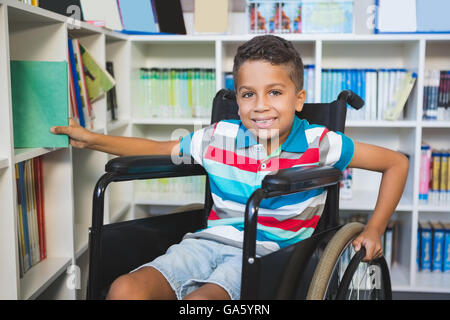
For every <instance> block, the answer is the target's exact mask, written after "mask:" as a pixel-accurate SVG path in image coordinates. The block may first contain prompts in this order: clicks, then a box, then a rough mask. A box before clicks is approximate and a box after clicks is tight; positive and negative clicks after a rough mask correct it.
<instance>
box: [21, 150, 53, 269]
mask: <svg viewBox="0 0 450 320" xmlns="http://www.w3.org/2000/svg"><path fill="white" fill-rule="evenodd" d="M15 170H16V186H17V214H18V217H17V223H18V238H19V239H18V241H19V262H20V277H22V276H23V275H24V274H25V272H27V271H28V270H29V269H30V268H31V267H32V266H34V265H36V264H37V263H39V262H40V261H42V260H44V259H45V258H46V256H47V252H46V241H45V218H44V217H45V214H44V185H43V172H42V160H41V158H40V157H38V158H34V159H31V160H27V161H24V162H19V163H18V164H16V166H15Z"/></svg>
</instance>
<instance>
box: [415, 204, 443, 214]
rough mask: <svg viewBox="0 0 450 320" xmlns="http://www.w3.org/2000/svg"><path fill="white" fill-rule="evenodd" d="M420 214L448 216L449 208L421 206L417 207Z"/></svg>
mask: <svg viewBox="0 0 450 320" xmlns="http://www.w3.org/2000/svg"><path fill="white" fill-rule="evenodd" d="M419 211H420V212H441V213H449V214H450V207H449V206H444V205H442V206H432V205H421V206H419Z"/></svg>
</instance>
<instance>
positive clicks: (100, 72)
mask: <svg viewBox="0 0 450 320" xmlns="http://www.w3.org/2000/svg"><path fill="white" fill-rule="evenodd" d="M77 42H78V46H79V52H80V56H81V63H82V64H83V68H82V69H83V73H84V78H85V86H86V90H87V99H89V104H90V103H92V102H94V101H95V100H97V99H98V98H100V97H101V96H102V95H103V94H104V93H106V92H108V91H109V90H111V89H112V88H113V87H114V86H115V85H116V82H115V80H114V78H113V77H112V76H111V75H110V74H109V73H108V71H106V69H105V68H103V67H102V66H101V65H100V64H99V63H98V62H97V61H96V60H95V59H94V57H93V56H92V55H91V54H90V53H89V51H88V50H87V49H86V48H85V47H84V46H82V45H81V44H80V43H79V41H77ZM92 112H93V111H92V107H91V113H92Z"/></svg>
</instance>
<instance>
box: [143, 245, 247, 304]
mask: <svg viewBox="0 0 450 320" xmlns="http://www.w3.org/2000/svg"><path fill="white" fill-rule="evenodd" d="M143 267H153V268H155V269H156V270H158V271H159V272H161V273H162V275H163V276H164V277H165V278H166V279H167V281H168V282H169V284H170V286H171V287H172V289H173V290H174V291H175V294H176V295H177V298H178V299H180V300H181V299H183V297H184V296H186V295H188V294H189V293H191V292H192V291H194V290H196V289H198V288H200V287H201V286H202V285H204V284H205V283H214V284H216V285H219V286H220V287H222V288H223V289H224V290H225V291H226V292H227V293H228V294H229V296H230V297H231V299H232V300H238V299H239V298H240V293H241V270H242V249H241V248H236V247H232V246H229V245H226V244H222V243H219V242H216V241H213V240H206V239H192V238H190V239H189V238H188V239H184V240H183V241H181V242H180V243H179V244H175V245H172V246H171V247H169V249H167V252H166V253H165V254H164V255H162V256H160V257H158V258H156V259H155V260H153V261H152V262H150V263H147V264H144V265H142V266H140V267H139V268H138V269H140V268H143ZM138 269H136V270H138ZM136 270H134V271H136Z"/></svg>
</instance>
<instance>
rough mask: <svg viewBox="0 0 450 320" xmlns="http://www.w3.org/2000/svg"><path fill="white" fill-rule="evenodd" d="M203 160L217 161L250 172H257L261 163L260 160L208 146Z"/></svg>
mask: <svg viewBox="0 0 450 320" xmlns="http://www.w3.org/2000/svg"><path fill="white" fill-rule="evenodd" d="M205 159H208V160H213V161H217V162H219V163H223V164H226V165H229V166H232V167H235V168H238V169H241V170H245V171H250V172H257V171H258V167H259V164H260V162H261V161H260V160H256V159H253V158H249V157H245V156H239V155H237V154H236V153H234V152H233V151H227V150H223V149H220V148H217V147H213V146H208V149H207V150H206V154H205Z"/></svg>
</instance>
